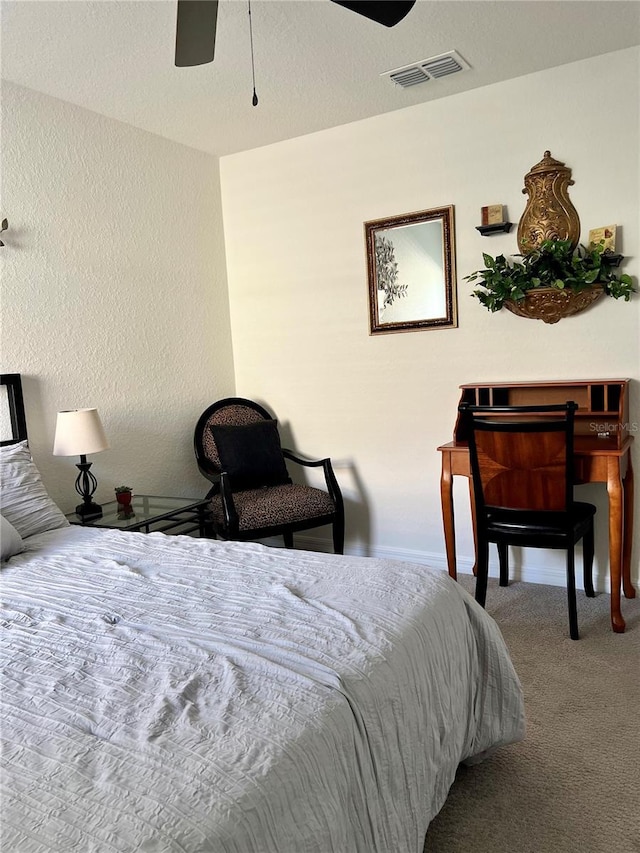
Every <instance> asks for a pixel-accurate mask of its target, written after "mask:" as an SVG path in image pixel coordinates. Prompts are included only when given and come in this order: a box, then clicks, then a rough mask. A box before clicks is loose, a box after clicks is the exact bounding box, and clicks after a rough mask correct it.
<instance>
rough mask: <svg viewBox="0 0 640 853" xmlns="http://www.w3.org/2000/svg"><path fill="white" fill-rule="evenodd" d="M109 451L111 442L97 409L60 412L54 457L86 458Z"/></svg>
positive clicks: (54, 441) (54, 442) (54, 444)
mask: <svg viewBox="0 0 640 853" xmlns="http://www.w3.org/2000/svg"><path fill="white" fill-rule="evenodd" d="M108 449H109V442H108V441H107V436H106V435H105V432H104V428H103V426H102V422H101V420H100V415H99V414H98V410H97V409H72V410H71V411H69V412H58V419H57V421H56V435H55V438H54V440H53V455H54V456H86V455H87V454H89V453H99V452H100V451H101V450H108Z"/></svg>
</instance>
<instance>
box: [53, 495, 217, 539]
mask: <svg viewBox="0 0 640 853" xmlns="http://www.w3.org/2000/svg"><path fill="white" fill-rule="evenodd" d="M208 504H209V501H208V500H207V499H206V498H204V499H203V498H199V499H194V498H170V497H161V496H159V495H134V496H133V499H132V501H131V509H132V510H133V512H134V515H132V516H131V517H130V518H122V517H119V507H118V502H117V501H109V502H108V503H104V504H102V515H101V516H100V518H91V519H89V520H88V521H83V520H82V519H81V518H80V516H79V515H76V513H75V512H70V513H69V514H68V515H67V516H66V517H67V520H68V521H69V522H70V523H71V524H77V525H80V526H81V527H107V528H110V529H115V530H129V531H133V532H140V533H170V534H172V535H175V534H178V533H181V534H188V533H193V532H195V531H197V532H198V534H199V535H200V536H207V535H209V530H208V527H207V514H206V508H207V505H208Z"/></svg>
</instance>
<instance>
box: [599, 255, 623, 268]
mask: <svg viewBox="0 0 640 853" xmlns="http://www.w3.org/2000/svg"><path fill="white" fill-rule="evenodd" d="M623 261H624V255H615V254H614V253H613V252H603V254H602V263H603V264H606V265H607V266H608V267H619V266H620V264H621V263H622V262H623Z"/></svg>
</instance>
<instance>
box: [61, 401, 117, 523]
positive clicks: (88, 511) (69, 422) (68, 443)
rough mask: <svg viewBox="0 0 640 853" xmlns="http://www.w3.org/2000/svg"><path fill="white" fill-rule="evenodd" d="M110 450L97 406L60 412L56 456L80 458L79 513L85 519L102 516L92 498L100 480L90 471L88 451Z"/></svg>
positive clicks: (77, 512) (78, 465)
mask: <svg viewBox="0 0 640 853" xmlns="http://www.w3.org/2000/svg"><path fill="white" fill-rule="evenodd" d="M108 449H109V442H108V441H107V436H106V435H105V432H104V428H103V426H102V422H101V421H100V415H99V414H98V410H97V409H72V410H71V411H67V412H58V418H57V421H56V434H55V438H54V440H53V455H54V456H79V457H80V462H79V463H76V467H77V468H78V470H79V472H80V473H79V474H78V478H77V479H76V492H77V493H78V494H79V495H80V497H81V498H82V503H81V504H80V505H79V506H77V507H76V514H77V515H79V516H80V517H81V518H82V519H83V520H84V521H88V520H89V519H92V518H100V516H101V515H102V507H101V506H99V504H96V503H94V502H93V500H92V497H93V493H94V492H95V490H96V488H97V487H98V481H97V480H96V478H95V477H94V475H93V474H92V473H91V471H90V470H89V469H90V468H91V462H87V454H89V453H100V451H102V450H108Z"/></svg>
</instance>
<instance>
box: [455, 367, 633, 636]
mask: <svg viewBox="0 0 640 853" xmlns="http://www.w3.org/2000/svg"><path fill="white" fill-rule="evenodd" d="M614 381H615V382H618V384H620V385H621V387H623V395H624V396H625V397H626V389H627V385H626V384H625V385H624V386H623V385H622V383H626V380H620V381H618V380H611V381H610V382H611V383H613V382H614ZM599 382H600V383H602V384H606V383H605V382H603V380H599ZM569 385H570V383H548V384H545V385H544V386H543V385H542V384H541V383H517V384H516V385H514V386H506V385H503V386H499V387H500V390H501V391H502V392H505V391H506V390H508V389H512V388H517V394H518V403H517V404H522V405H526V402H528V399H527V400H526V401H525V402H524V403H523V402H521V397H522V395H523V394H525V396H526V393H525V392H526V391H527V390H528V391H529V392H532V391H534V390H535V391H536V392H539V391H540V390H541V389H544V390H545V391H548V390H549V388H550V387H551V390H552V391H554V392H555V393H556V395H557V394H558V393H560V394H561V396H564V399H565V400H567V399H575V397H576V396H579V395H578V394H575V393H570V394H569V395H568V396H566V393H567V386H569ZM574 385H575V386H580V388H582V387H583V386H584V387H586V386H587V383H586V382H580V383H574ZM558 386H562V388H563V390H562V392H559V390H558ZM461 387H462V388H463V398H462V399H463V400H467V401H469V402H471V401H472V399H473V398H472V390H473V394H474V395H475V397H476V398H477V396H478V395H479V392H478V389H485V388H488V387H491V388H492V389H495V388H497V387H498V386H495V385H494V386H484V385H483V386H468V385H464V386H461ZM471 389H472V390H471ZM570 390H571V391H574V392H575V391H576V387H573V388H571V389H570ZM492 393H493V390H492ZM585 393H586V392H585ZM589 395H591V389H589ZM543 399H544V400H548V397H543ZM538 401H541V400H540V399H539V398H538ZM616 401H618V398H616ZM532 402H533V400H532ZM551 402H556V400H551ZM496 405H516V403H513V402H512V401H511V400H509V401H508V402H503V396H500V402H499V403H498V402H496ZM619 405H620V412H619V414H620V418H621V419H622V418H623V417H627V416H626V415H625V414H624V413H625V412H626V411H627V409H626V399H625V400H622V399H620V400H619ZM623 405H624V409H623ZM606 415H607V416H610V415H611V412H610V411H607V412H606ZM587 417H589V418H591V420H592V421H597V420H598V415H596V414H595V413H594V412H593V411H587V412H586V413H585V414H584V416H583V420H584V422H585V423H586V422H587V421H586V419H587ZM603 417H604V416H600V419H603ZM620 422H621V424H624V425H627V424H628V420H626V421H622V420H621V421H620ZM456 434H458V425H456ZM632 444H633V436H630V435H629V434H628V432H626V433H625V432H622V431H620V430H618V431H616V430H615V429H614V430H613V435H611V436H608V437H598V436H597V435H595V434H593V432H592V433H591V434H576V435H575V437H574V464H575V474H576V483H578V484H579V483H605V484H606V487H607V494H608V497H609V573H610V578H611V627H612V628H613V630H614V631H615V632H616V633H623V632H624V629H625V621H624V618H623V616H622V613H621V610H620V588H621V586H622V589H623V591H624V594H625V596H626V598H635V595H636V591H635V589H634V587H633V585H632V583H631V546H632V534H633V467H632V464H631V445H632ZM438 450H439V452H440V453H441V454H442V475H441V479H440V495H441V500H442V521H443V525H444V538H445V545H446V551H447V565H448V568H449V574H450V575H451V577H452V578H454V579H455V578H456V577H457V572H456V545H455V520H454V510H453V477H454V476H456V475H459V476H462V477H467V478H468V479H469V486H470V488H469V493H470V496H471V511H472V517H473V518H474V519H475V506H474V499H473V488H472V487H471V471H470V467H469V450H468V447H467V444H466V442H465V441H464V440H463V439H461V438H460V436H459V435H458V437H457V438H454V441H451V442H448V443H447V444H442V445H441V446H440V447H438ZM474 542H475V522H474ZM476 550H477V548H476ZM474 574H475V566H474Z"/></svg>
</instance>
